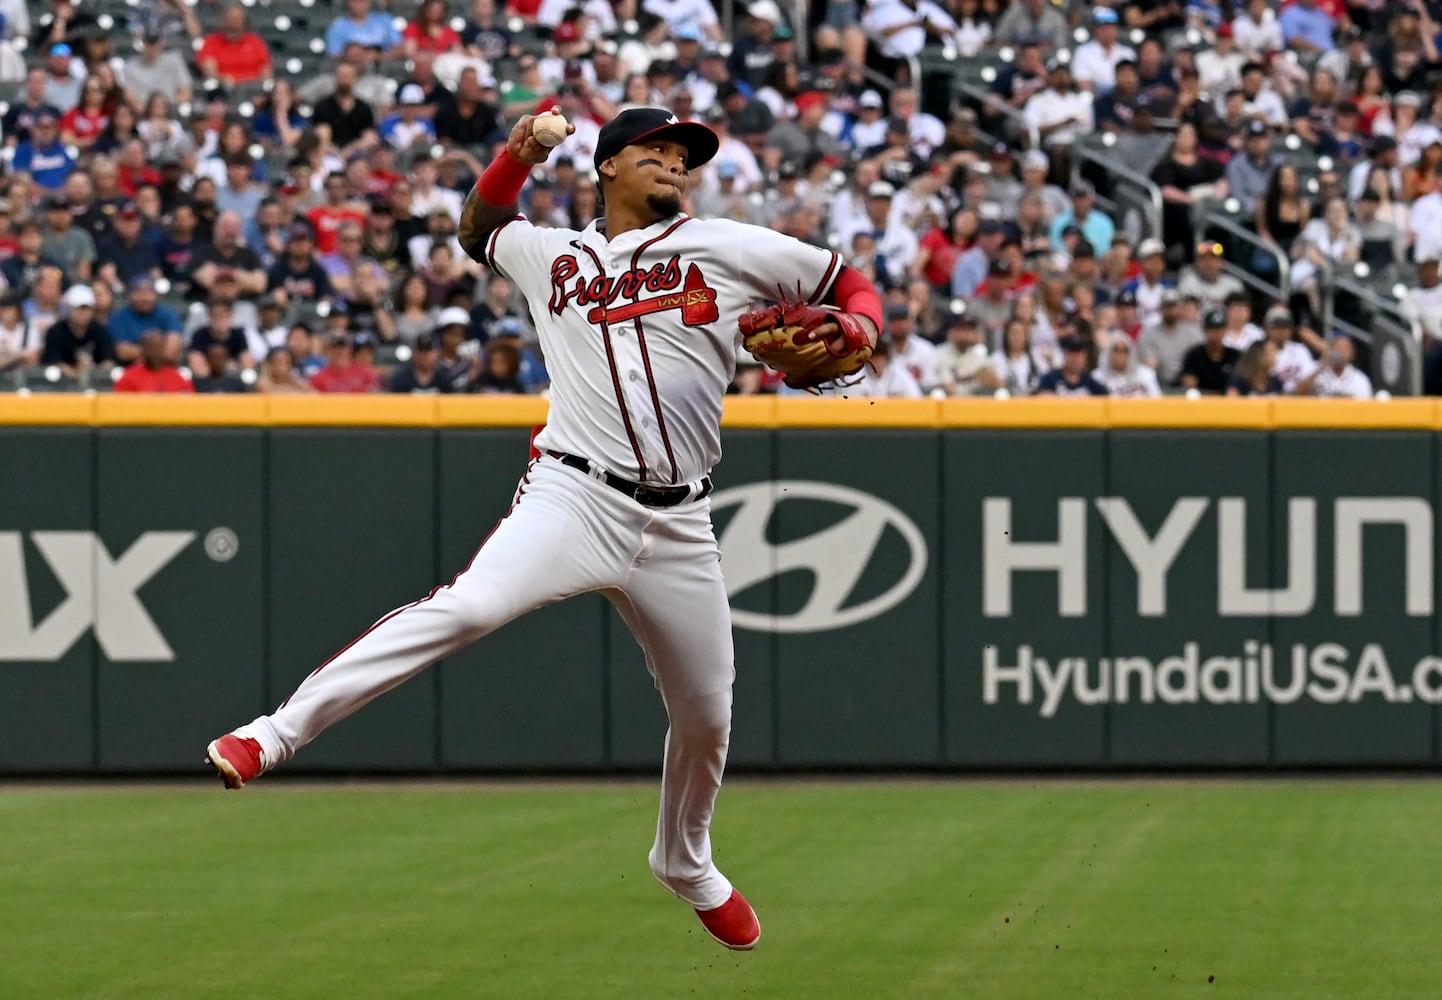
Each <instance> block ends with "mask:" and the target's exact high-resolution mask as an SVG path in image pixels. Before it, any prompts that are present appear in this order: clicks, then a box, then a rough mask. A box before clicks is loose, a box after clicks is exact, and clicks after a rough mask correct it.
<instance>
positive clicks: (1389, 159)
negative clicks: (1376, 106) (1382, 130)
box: [1347, 135, 1420, 201]
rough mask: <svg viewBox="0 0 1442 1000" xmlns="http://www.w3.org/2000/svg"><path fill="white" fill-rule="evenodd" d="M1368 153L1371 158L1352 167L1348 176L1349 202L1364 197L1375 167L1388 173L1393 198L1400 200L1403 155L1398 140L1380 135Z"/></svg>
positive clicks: (1373, 141)
mask: <svg viewBox="0 0 1442 1000" xmlns="http://www.w3.org/2000/svg"><path fill="white" fill-rule="evenodd" d="M1368 153H1369V154H1370V158H1369V159H1366V160H1361V161H1359V162H1358V163H1357V164H1356V165H1355V166H1353V167H1352V172H1351V173H1350V174H1348V175H1347V200H1348V201H1356V200H1357V199H1358V198H1360V197H1362V189H1363V188H1365V187H1366V186H1367V178H1368V177H1369V176H1370V175H1371V173H1372V169H1373V168H1374V167H1381V168H1382V169H1383V170H1385V171H1387V179H1388V180H1389V181H1391V183H1392V197H1393V198H1394V199H1400V198H1401V197H1402V168H1401V162H1402V159H1401V157H1402V154H1401V151H1400V150H1398V148H1397V140H1396V139H1394V138H1392V137H1391V136H1390V135H1379V136H1377V137H1376V138H1374V139H1373V140H1372V145H1371V146H1370V147H1369V148H1368ZM1419 200H1420V199H1419Z"/></svg>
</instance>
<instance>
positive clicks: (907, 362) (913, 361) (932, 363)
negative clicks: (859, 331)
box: [891, 333, 941, 392]
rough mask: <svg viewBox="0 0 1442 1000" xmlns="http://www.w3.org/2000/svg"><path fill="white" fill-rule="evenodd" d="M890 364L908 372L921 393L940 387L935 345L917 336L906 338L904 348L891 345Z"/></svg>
mask: <svg viewBox="0 0 1442 1000" xmlns="http://www.w3.org/2000/svg"><path fill="white" fill-rule="evenodd" d="M891 363H892V364H893V365H898V366H900V367H902V368H905V369H906V370H907V371H908V372H910V373H911V377H912V378H914V379H916V384H917V385H919V386H921V390H922V391H923V392H930V391H931V390H932V389H935V388H936V387H937V386H939V385H941V364H940V361H939V360H938V358H937V355H936V345H935V344H933V343H932V342H931V341H929V340H926V339H924V338H922V337H921V336H920V335H918V334H915V333H913V334H911V335H910V336H909V337H907V338H906V344H905V345H904V346H900V347H899V346H897V345H896V344H895V343H893V344H892V345H891Z"/></svg>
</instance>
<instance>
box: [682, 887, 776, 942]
mask: <svg viewBox="0 0 1442 1000" xmlns="http://www.w3.org/2000/svg"><path fill="white" fill-rule="evenodd" d="M696 916H698V917H700V918H701V926H702V927H705V928H706V933H707V934H710V935H711V936H712V937H713V938H715V939H716V940H717V941H720V942H721V943H722V944H724V945H725V946H726V947H728V948H730V949H731V950H732V951H750V950H751V949H752V948H755V947H756V942H757V941H760V940H761V921H759V920H757V919H756V911H755V910H753V909H751V904H750V903H748V902H746V897H745V896H743V895H741V893H740V892H738V891H737V890H735V889H732V890H731V898H730V899H728V900H726V902H724V903H722V904H721V905H720V906H718V907H716V909H714V910H697V911H696Z"/></svg>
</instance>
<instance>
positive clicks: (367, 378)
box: [310, 333, 380, 393]
mask: <svg viewBox="0 0 1442 1000" xmlns="http://www.w3.org/2000/svg"><path fill="white" fill-rule="evenodd" d="M310 384H311V385H312V386H314V387H315V390H316V391H317V392H346V393H359V392H375V391H376V390H377V389H379V388H380V379H379V377H377V375H376V371H375V369H374V368H372V367H371V366H370V365H368V364H358V363H356V360H355V357H354V355H353V353H352V348H351V339H350V337H349V336H348V335H347V334H344V333H337V334H335V335H334V336H332V337H331V338H330V344H329V345H328V346H327V348H326V358H325V367H324V368H322V369H321V370H320V371H318V372H316V373H315V374H314V375H312V376H311V377H310Z"/></svg>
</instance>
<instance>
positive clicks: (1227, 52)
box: [1197, 21, 1246, 94]
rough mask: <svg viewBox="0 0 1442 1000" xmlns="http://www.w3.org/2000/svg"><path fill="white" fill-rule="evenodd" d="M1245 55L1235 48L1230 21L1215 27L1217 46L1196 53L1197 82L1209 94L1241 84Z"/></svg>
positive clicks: (1222, 91) (1223, 91) (1225, 90)
mask: <svg viewBox="0 0 1442 1000" xmlns="http://www.w3.org/2000/svg"><path fill="white" fill-rule="evenodd" d="M1245 62H1246V57H1245V56H1243V55H1242V53H1241V52H1240V51H1238V49H1237V43H1236V39H1235V37H1234V34H1233V29H1232V25H1231V23H1230V22H1227V21H1223V22H1222V24H1221V26H1220V27H1218V28H1217V47H1216V48H1214V49H1207V50H1205V51H1202V52H1198V53H1197V82H1198V83H1199V84H1200V85H1201V88H1202V90H1204V91H1206V92H1207V93H1209V94H1225V93H1226V92H1227V91H1229V90H1231V89H1232V88H1233V87H1240V86H1241V85H1242V64H1243V63H1245Z"/></svg>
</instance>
